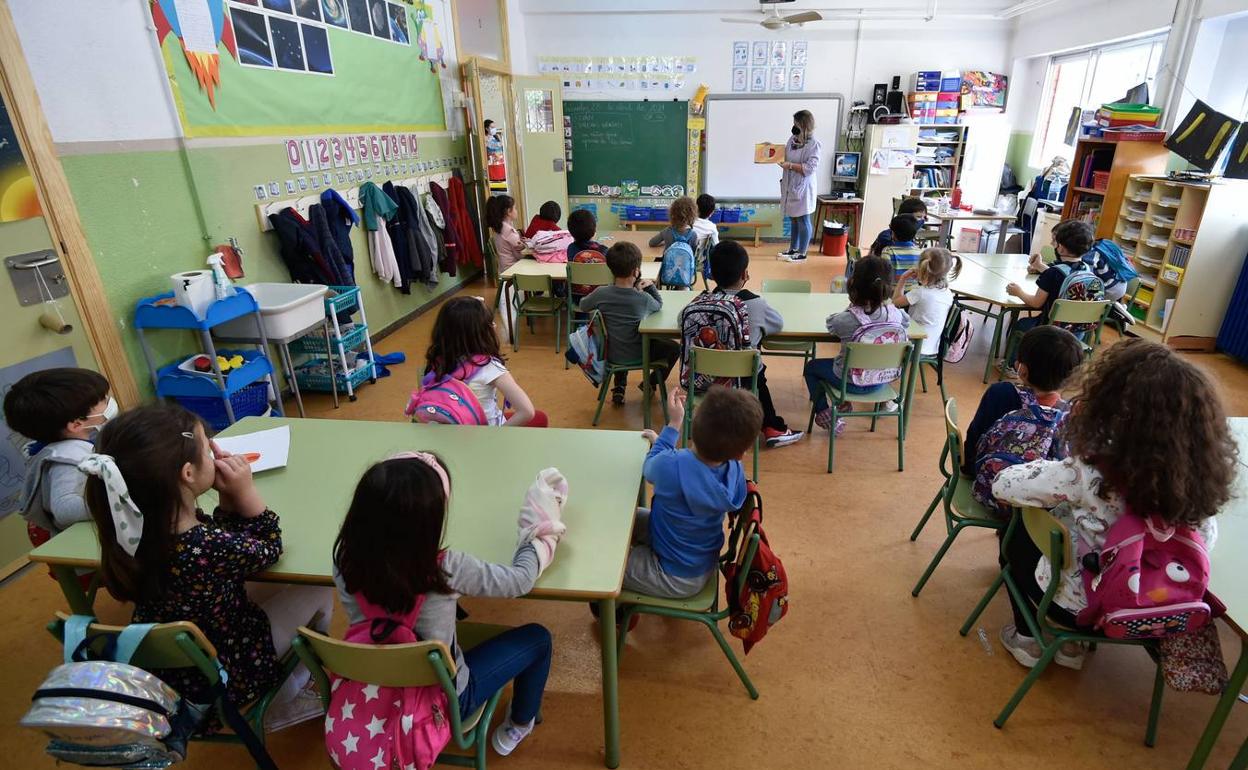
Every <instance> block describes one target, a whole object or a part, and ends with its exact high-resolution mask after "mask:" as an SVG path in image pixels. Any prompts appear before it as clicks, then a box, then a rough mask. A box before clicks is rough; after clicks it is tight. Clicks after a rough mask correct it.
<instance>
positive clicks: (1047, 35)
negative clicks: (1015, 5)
mask: <svg viewBox="0 0 1248 770" xmlns="http://www.w3.org/2000/svg"><path fill="white" fill-rule="evenodd" d="M1176 4H1177V0H1062V2H1059V3H1054V4H1053V5H1050V6H1046V7H1044V8H1041V9H1039V10H1036V11H1032V12H1031V13H1027V14H1024V15H1022V16H1019V17H1017V18H1015V20H1014V31H1013V34H1012V36H1011V40H1010V51H1009V55H1010V58H1011V59H1024V58H1027V57H1030V56H1039V55H1042V54H1045V55H1047V54H1052V53H1058V52H1060V51H1069V50H1072V49H1076V48H1086V47H1088V46H1092V45H1100V44H1102V43H1109V42H1112V41H1115V40H1122V39H1124V38H1129V37H1136V36H1139V35H1144V34H1147V33H1150V32H1157V31H1158V30H1161V29H1163V28H1165V27H1168V26H1170V22H1171V20H1172V19H1173V18H1174V9H1175V5H1176Z"/></svg>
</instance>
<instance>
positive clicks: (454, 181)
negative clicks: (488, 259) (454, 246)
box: [448, 176, 484, 267]
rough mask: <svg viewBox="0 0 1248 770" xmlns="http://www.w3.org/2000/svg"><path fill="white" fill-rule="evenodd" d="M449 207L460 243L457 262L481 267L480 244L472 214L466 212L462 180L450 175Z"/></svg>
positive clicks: (466, 199)
mask: <svg viewBox="0 0 1248 770" xmlns="http://www.w3.org/2000/svg"><path fill="white" fill-rule="evenodd" d="M448 192H449V193H450V198H451V208H452V209H453V210H454V211H455V223H456V236H457V238H458V241H459V243H460V249H459V264H461V265H475V266H477V267H481V266H482V264H483V263H484V260H483V259H482V257H481V244H480V243H479V242H478V241H477V237H476V235H475V234H474V233H473V229H474V228H475V227H476V225H475V223H474V222H473V220H472V215H471V214H470V213H469V212H468V198H467V196H466V195H465V193H464V181H463V180H462V179H460V178H459V177H457V176H452V177H451V181H450V188H449V190H448Z"/></svg>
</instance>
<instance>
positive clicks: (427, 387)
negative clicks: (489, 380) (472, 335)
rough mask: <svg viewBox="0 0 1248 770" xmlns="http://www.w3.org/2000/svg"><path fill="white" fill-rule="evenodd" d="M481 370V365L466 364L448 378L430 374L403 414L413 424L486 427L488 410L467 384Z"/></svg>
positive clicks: (422, 381)
mask: <svg viewBox="0 0 1248 770" xmlns="http://www.w3.org/2000/svg"><path fill="white" fill-rule="evenodd" d="M480 368H481V366H480V365H478V364H475V363H473V362H471V361H464V362H463V363H462V364H460V365H459V366H458V367H456V369H455V371H453V372H451V373H450V374H448V375H446V376H445V377H438V376H437V375H436V374H435V373H434V372H426V373H425V376H424V377H422V378H421V380H420V387H419V388H417V389H416V390H413V391H412V397H411V399H410V400H409V401H408V402H407V407H406V408H404V410H403V414H405V415H407V416H408V417H411V418H412V422H423V423H438V424H441V425H485V424H486V422H487V420H486V417H485V409H484V408H482V406H481V402H480V401H478V400H477V395H476V394H475V393H473V392H472V388H470V387H468V383H467V382H466V380H468V379H469V378H471V377H472V375H474V374H476V372H477V370H478V369H480Z"/></svg>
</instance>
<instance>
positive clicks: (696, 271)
mask: <svg viewBox="0 0 1248 770" xmlns="http://www.w3.org/2000/svg"><path fill="white" fill-rule="evenodd" d="M712 248H714V247H713V246H712V245H711V239H710V238H703V239H702V240H700V241H698V247H697V248H696V249H694V250H693V282H694V283H695V284H696V283H697V282H698V278H699V277H700V278H701V279H702V288H703V289H707V290H709V289H710V288H711V284H710V281H709V280H708V279H707V277H706V274H707V273H708V272H709V271H708V270H707V269H706V261H707V260H708V259H710V258H711V249H712ZM689 288H690V289H692V288H693V287H692V286H690V287H689Z"/></svg>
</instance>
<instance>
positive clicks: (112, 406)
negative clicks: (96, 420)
mask: <svg viewBox="0 0 1248 770" xmlns="http://www.w3.org/2000/svg"><path fill="white" fill-rule="evenodd" d="M120 412H121V409H120V408H119V407H118V406H117V399H115V398H113V397H112V396H109V397H108V403H107V404H105V405H104V411H102V412H96V413H95V414H89V415H87V419H88V420H90V419H91V418H93V417H103V418H104V421H103V422H101V423H100V424H99V425H98V426H96V427H97V428H98V427H102V426H103V425H104V423H106V422H108V421H109V420H111V419H113V418H114V417H116V416H117V415H118V413H120Z"/></svg>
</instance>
